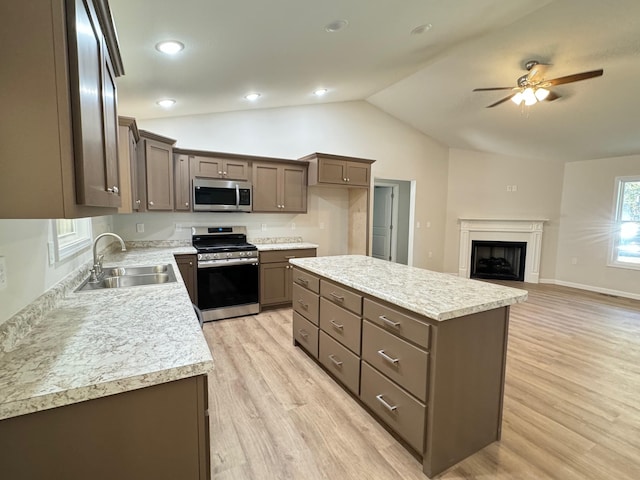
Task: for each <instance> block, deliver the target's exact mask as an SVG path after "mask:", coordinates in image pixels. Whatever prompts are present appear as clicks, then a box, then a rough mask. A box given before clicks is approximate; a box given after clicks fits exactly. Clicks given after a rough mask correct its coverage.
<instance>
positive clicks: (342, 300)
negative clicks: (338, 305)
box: [329, 292, 344, 302]
mask: <svg viewBox="0 0 640 480" xmlns="http://www.w3.org/2000/svg"><path fill="white" fill-rule="evenodd" d="M329 295H331V296H332V297H333V298H335V299H336V300H337V301H339V302H344V297H341V296H340V295H338V294H337V293H335V292H331V293H330V294H329Z"/></svg>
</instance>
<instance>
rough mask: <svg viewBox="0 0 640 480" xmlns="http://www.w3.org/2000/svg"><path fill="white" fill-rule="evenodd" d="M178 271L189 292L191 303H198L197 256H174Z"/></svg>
mask: <svg viewBox="0 0 640 480" xmlns="http://www.w3.org/2000/svg"><path fill="white" fill-rule="evenodd" d="M174 257H175V259H176V263H177V264H178V270H180V275H182V279H183V280H184V285H185V287H187V292H189V298H190V299H191V303H193V304H196V305H197V303H198V287H197V283H196V282H197V259H196V256H195V255H189V254H187V255H174Z"/></svg>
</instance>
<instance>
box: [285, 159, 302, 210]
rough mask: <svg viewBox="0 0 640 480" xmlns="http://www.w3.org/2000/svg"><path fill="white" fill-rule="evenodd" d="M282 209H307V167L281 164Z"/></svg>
mask: <svg viewBox="0 0 640 480" xmlns="http://www.w3.org/2000/svg"><path fill="white" fill-rule="evenodd" d="M280 173H281V175H280V177H281V179H282V182H281V183H282V209H281V210H282V211H283V212H296V213H306V211H307V169H306V167H298V166H296V165H283V166H282V167H281V171H280Z"/></svg>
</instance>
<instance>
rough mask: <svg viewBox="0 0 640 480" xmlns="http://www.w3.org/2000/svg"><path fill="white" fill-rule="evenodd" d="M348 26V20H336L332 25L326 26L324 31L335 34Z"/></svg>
mask: <svg viewBox="0 0 640 480" xmlns="http://www.w3.org/2000/svg"><path fill="white" fill-rule="evenodd" d="M347 25H349V21H348V20H335V21H333V22H331V23H328V24H326V25H325V26H324V30H325V32H329V33H333V32H337V31H338V30H342V29H343V28H345V27H346V26H347Z"/></svg>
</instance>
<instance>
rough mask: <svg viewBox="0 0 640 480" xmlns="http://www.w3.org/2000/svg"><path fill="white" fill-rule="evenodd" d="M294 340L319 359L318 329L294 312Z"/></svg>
mask: <svg viewBox="0 0 640 480" xmlns="http://www.w3.org/2000/svg"><path fill="white" fill-rule="evenodd" d="M293 338H294V340H295V341H296V342H298V343H299V344H300V346H301V347H303V348H304V349H305V350H306V351H307V352H309V353H310V354H311V355H312V356H313V357H315V358H318V327H316V326H315V325H314V324H313V323H311V322H309V321H308V320H307V319H306V318H304V317H303V316H302V315H300V314H299V313H298V312H293Z"/></svg>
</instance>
